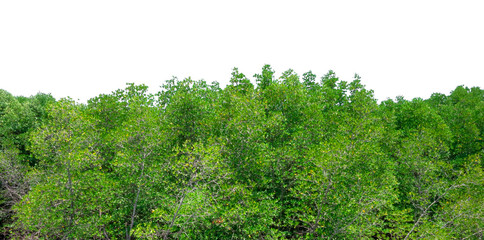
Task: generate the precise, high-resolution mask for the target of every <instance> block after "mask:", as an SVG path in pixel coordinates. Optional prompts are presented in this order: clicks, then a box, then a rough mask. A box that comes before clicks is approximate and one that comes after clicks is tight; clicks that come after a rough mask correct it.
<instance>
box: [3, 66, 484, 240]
mask: <svg viewBox="0 0 484 240" xmlns="http://www.w3.org/2000/svg"><path fill="white" fill-rule="evenodd" d="M254 77H255V80H256V85H254V84H252V83H251V81H250V80H249V79H248V78H247V77H246V76H245V75H244V74H242V73H240V72H239V71H238V70H237V69H234V71H233V73H232V78H231V80H230V84H229V85H228V86H226V87H225V88H223V89H222V88H221V87H219V85H218V84H217V83H212V84H208V83H206V82H205V81H202V80H201V81H194V80H192V79H190V78H187V79H184V80H178V79H176V78H174V79H171V80H169V81H167V82H166V83H165V84H164V85H163V86H162V89H161V91H160V92H158V93H156V94H149V93H148V89H147V87H146V86H144V85H134V84H128V86H127V87H126V89H122V90H117V91H115V92H113V93H111V94H103V95H100V96H98V97H95V98H93V99H90V100H89V101H88V103H87V104H79V103H76V102H74V101H72V100H71V99H61V100H59V101H56V100H55V99H53V98H52V97H51V96H50V95H46V94H38V95H35V96H33V97H30V98H25V97H14V96H12V95H11V94H9V93H8V92H6V91H3V90H0V170H1V173H2V174H1V175H0V184H1V185H0V191H1V192H0V224H1V230H0V232H1V234H2V235H0V238H1V237H2V236H3V237H4V238H13V239H24V238H33V239H37V238H40V239H251V238H253V239H315V238H318V239H417V238H432V239H434V238H435V239H453V238H459V239H481V238H483V234H484V233H483V231H484V175H483V171H482V168H483V164H484V150H483V149H484V141H483V137H484V136H483V135H484V90H481V89H479V88H477V87H475V88H471V89H469V88H467V87H463V86H459V87H457V88H456V89H455V90H454V91H452V93H451V94H450V95H448V96H447V95H443V94H433V95H432V96H431V97H430V98H429V99H427V100H423V99H419V98H417V99H413V100H411V101H409V100H405V99H403V98H401V97H399V98H397V99H396V100H386V101H383V102H381V103H380V104H378V102H377V101H376V99H374V97H373V92H372V91H371V90H368V89H365V87H364V86H363V85H362V83H361V81H360V78H359V76H357V75H356V76H355V78H354V80H353V81H351V82H346V81H342V80H340V79H338V78H337V77H336V75H335V73H334V72H331V71H330V72H329V73H328V74H326V75H325V76H323V77H322V78H321V80H317V78H316V76H315V75H314V74H313V73H311V72H308V73H305V74H303V75H302V77H301V76H299V75H297V74H296V73H295V72H293V71H292V70H288V71H286V72H284V73H282V76H281V77H280V78H278V79H276V78H275V76H274V70H272V68H271V67H270V66H268V65H266V66H264V67H263V69H262V72H261V74H256V75H255V76H254Z"/></svg>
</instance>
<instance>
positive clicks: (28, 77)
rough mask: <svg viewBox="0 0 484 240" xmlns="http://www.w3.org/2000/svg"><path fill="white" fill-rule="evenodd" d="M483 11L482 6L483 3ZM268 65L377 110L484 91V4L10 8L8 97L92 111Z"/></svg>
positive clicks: (3, 24)
mask: <svg viewBox="0 0 484 240" xmlns="http://www.w3.org/2000/svg"><path fill="white" fill-rule="evenodd" d="M481 2H482V3H481ZM266 63H267V64H270V65H271V66H272V67H273V68H274V69H275V70H276V73H277V74H280V73H282V72H283V71H285V70H287V69H289V68H292V69H294V70H295V71H296V72H297V73H298V74H299V75H302V74H303V73H304V72H307V71H308V70H312V71H313V73H316V74H317V75H318V79H319V77H321V76H322V75H324V74H325V73H327V72H328V70H330V69H332V70H334V71H335V72H336V74H337V76H339V77H340V78H341V79H342V80H346V81H351V80H352V78H353V75H354V74H355V73H358V74H359V75H360V76H361V77H362V81H363V84H365V85H366V86H367V88H369V89H373V90H375V97H376V98H377V99H379V100H385V99H386V98H394V97H396V96H397V95H402V96H404V97H405V98H407V99H411V98H414V97H423V98H427V97H429V96H430V95H431V94H432V93H433V92H442V93H445V94H448V93H449V92H450V91H451V90H453V89H454V88H455V87H456V86H458V85H462V84H464V85H466V86H469V87H472V86H479V87H481V88H483V87H484V76H483V70H484V2H483V1H466V0H460V1H457V0H456V1H445V0H440V1H430V0H419V1H414V0H407V1H389V0H385V1H371V0H370V1H361V0H355V1H344V0H343V1H342V0H338V1H304V0H298V1H282V0H279V1H263V0H259V1H248V0H244V1H230V0H224V1H211V0H203V1H201V0H198V1H143V0H138V1H122V0H117V1H102V0H94V1H91V0H82V1H69V0H60V1H50V0H42V1H39V0H36V1H22V0H11V1H8V0H1V1H0V88H2V89H5V90H7V91H9V92H11V93H12V94H14V95H24V96H30V95H33V94H35V93H37V92H45V93H52V94H53V96H55V97H56V98H61V97H66V96H70V97H72V98H73V99H76V100H79V101H80V102H85V101H86V100H87V99H89V98H91V97H94V96H96V95H98V94H100V93H109V92H111V91H113V90H116V89H118V88H124V86H125V83H126V82H135V83H138V84H141V83H144V84H146V85H148V86H150V89H151V90H152V91H153V92H155V91H158V90H159V86H160V85H161V84H162V83H163V81H164V80H167V79H170V78H171V77H172V76H178V77H179V78H185V77H188V76H191V77H192V78H194V79H202V78H203V79H205V80H206V81H208V82H212V81H218V82H220V83H221V85H222V86H225V84H227V83H228V81H229V79H230V73H231V71H232V68H233V67H238V68H239V70H240V71H241V72H243V73H244V74H246V75H247V76H250V78H251V79H253V78H252V75H253V74H254V73H258V72H260V70H261V68H262V66H263V65H264V64H266Z"/></svg>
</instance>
